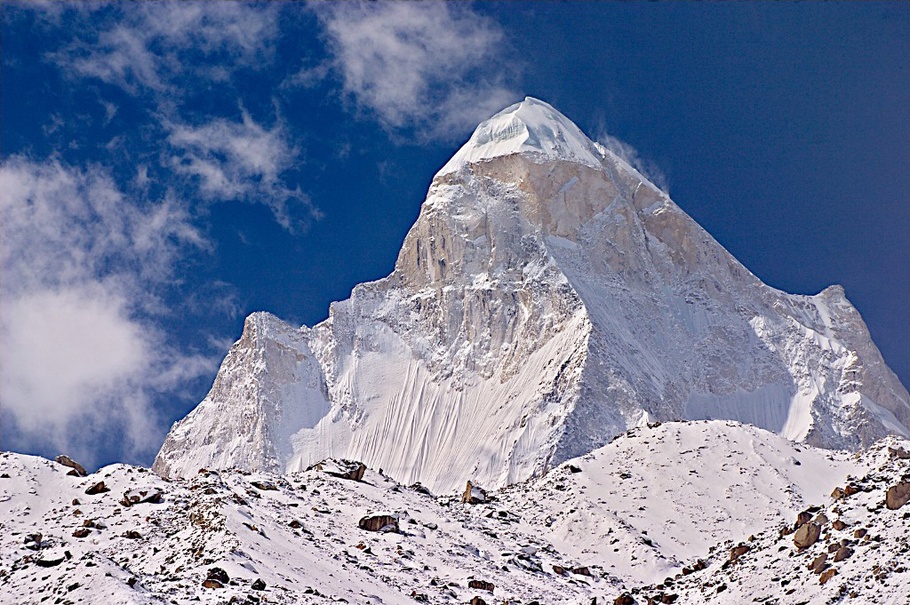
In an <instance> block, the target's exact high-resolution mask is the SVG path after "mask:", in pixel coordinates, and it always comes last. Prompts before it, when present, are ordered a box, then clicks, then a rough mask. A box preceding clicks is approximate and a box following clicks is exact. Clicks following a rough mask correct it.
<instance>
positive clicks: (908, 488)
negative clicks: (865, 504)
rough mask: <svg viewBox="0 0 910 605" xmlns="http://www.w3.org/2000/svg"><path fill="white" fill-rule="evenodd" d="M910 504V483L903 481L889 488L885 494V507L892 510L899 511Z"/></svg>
mask: <svg viewBox="0 0 910 605" xmlns="http://www.w3.org/2000/svg"><path fill="white" fill-rule="evenodd" d="M907 502H910V482H907V481H902V482H900V483H898V484H897V485H893V486H891V487H889V488H888V492H887V493H886V494H885V506H887V507H888V508H889V509H890V510H897V509H899V508H900V507H902V506H903V505H905V504H906V503H907Z"/></svg>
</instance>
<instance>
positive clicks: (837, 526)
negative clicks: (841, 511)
mask: <svg viewBox="0 0 910 605" xmlns="http://www.w3.org/2000/svg"><path fill="white" fill-rule="evenodd" d="M831 527H833V528H834V529H836V530H837V531H841V530H843V529H844V528H845V527H847V524H846V523H844V522H843V521H841V520H840V519H835V520H834V522H833V523H831Z"/></svg>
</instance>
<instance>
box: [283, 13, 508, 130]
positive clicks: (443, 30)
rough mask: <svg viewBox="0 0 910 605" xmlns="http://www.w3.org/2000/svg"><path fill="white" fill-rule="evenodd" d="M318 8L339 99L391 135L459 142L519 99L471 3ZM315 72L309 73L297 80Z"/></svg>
mask: <svg viewBox="0 0 910 605" xmlns="http://www.w3.org/2000/svg"><path fill="white" fill-rule="evenodd" d="M315 10H316V12H317V15H318V17H319V21H320V23H321V24H322V26H323V28H324V31H325V36H326V39H327V41H328V50H329V52H330V56H331V59H330V62H329V65H330V66H331V67H332V68H333V72H334V73H336V74H337V75H338V76H339V78H340V80H341V85H342V90H343V94H344V95H345V96H347V97H348V98H350V99H353V101H354V103H355V104H356V106H357V108H358V109H360V110H361V111H364V112H366V113H368V114H370V115H372V116H374V117H375V118H376V119H377V120H378V121H379V122H380V123H381V124H382V125H383V126H384V127H385V128H386V129H387V130H389V131H390V132H393V133H395V132H397V131H399V130H400V129H404V128H415V129H416V130H417V132H418V135H417V136H418V137H419V138H422V139H433V138H436V139H447V140H451V139H457V138H459V137H462V136H464V134H465V132H466V131H469V130H470V129H471V128H473V127H474V126H475V125H476V124H477V123H478V122H479V121H480V120H482V119H484V118H487V117H489V116H490V115H491V114H492V113H495V111H497V110H499V109H502V107H504V106H506V105H508V103H509V102H511V101H513V100H514V99H515V98H516V97H517V96H519V95H518V94H517V93H516V92H515V91H513V90H512V89H511V88H510V87H509V84H508V81H509V75H510V74H509V73H508V70H507V69H506V66H505V65H503V63H502V61H501V59H500V57H501V55H502V54H503V52H504V49H503V46H504V36H503V32H502V30H501V29H500V27H499V26H498V25H497V24H496V23H495V22H493V21H492V20H490V19H487V18H485V17H483V16H482V15H480V14H478V13H477V12H474V11H472V10H471V8H470V7H468V6H465V5H460V4H456V3H443V2H358V3H354V2H340V3H331V4H329V3H320V4H317V5H315ZM511 69H512V70H514V69H515V68H514V64H513V66H512V67H511ZM319 75H321V74H320V70H319V68H318V67H317V68H315V69H314V68H309V69H307V70H306V71H305V73H304V74H303V77H301V78H300V79H301V80H303V81H310V80H312V79H313V78H314V77H318V76H319Z"/></svg>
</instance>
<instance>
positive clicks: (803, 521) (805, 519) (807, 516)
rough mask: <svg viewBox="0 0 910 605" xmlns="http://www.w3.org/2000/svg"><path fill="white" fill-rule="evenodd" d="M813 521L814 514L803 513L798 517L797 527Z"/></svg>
mask: <svg viewBox="0 0 910 605" xmlns="http://www.w3.org/2000/svg"><path fill="white" fill-rule="evenodd" d="M811 520H812V513H809V512H806V511H803V512H801V513H800V514H798V515H796V527H801V526H803V525H805V524H806V523H808V522H809V521H811Z"/></svg>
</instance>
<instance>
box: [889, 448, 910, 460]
mask: <svg viewBox="0 0 910 605" xmlns="http://www.w3.org/2000/svg"><path fill="white" fill-rule="evenodd" d="M888 453H889V454H891V457H892V458H898V459H900V460H910V452H908V451H907V450H905V449H904V448H902V447H896V448H894V447H889V448H888Z"/></svg>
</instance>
